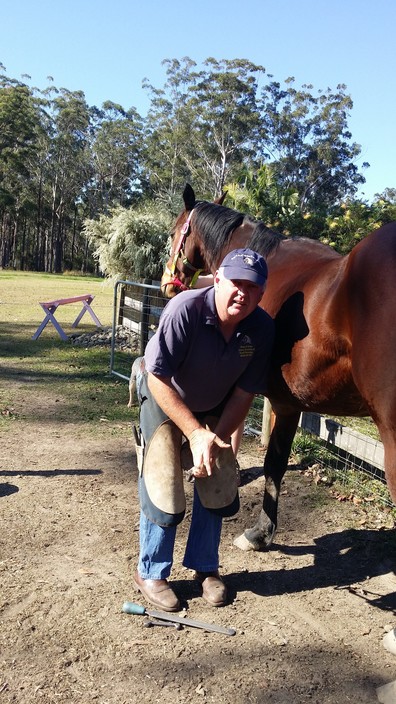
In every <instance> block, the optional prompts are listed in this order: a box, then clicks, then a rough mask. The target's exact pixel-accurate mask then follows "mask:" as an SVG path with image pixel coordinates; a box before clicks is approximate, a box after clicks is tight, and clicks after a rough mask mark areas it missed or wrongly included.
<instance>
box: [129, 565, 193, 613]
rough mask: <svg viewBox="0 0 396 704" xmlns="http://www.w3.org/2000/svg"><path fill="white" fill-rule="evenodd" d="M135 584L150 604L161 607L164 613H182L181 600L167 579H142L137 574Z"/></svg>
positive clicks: (136, 573)
mask: <svg viewBox="0 0 396 704" xmlns="http://www.w3.org/2000/svg"><path fill="white" fill-rule="evenodd" d="M133 583H134V585H135V587H136V589H138V590H139V591H140V592H141V593H142V594H143V596H144V597H145V598H146V599H147V601H149V602H150V604H154V606H159V607H160V609H162V610H163V611H180V609H181V606H180V602H179V599H178V598H177V596H176V594H175V592H174V591H173V589H171V588H170V586H169V584H168V582H167V581H166V579H142V577H141V576H140V574H139V573H138V572H135V574H134V579H133Z"/></svg>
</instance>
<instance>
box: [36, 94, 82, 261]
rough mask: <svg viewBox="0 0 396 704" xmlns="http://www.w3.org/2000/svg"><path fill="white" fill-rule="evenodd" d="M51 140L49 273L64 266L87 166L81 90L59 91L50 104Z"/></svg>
mask: <svg viewBox="0 0 396 704" xmlns="http://www.w3.org/2000/svg"><path fill="white" fill-rule="evenodd" d="M51 117H52V122H53V137H52V140H51V145H50V154H49V178H48V181H47V186H48V187H49V188H50V190H51V204H50V207H51V228H50V240H51V247H50V262H49V267H48V268H49V270H50V271H52V270H53V271H54V272H55V273H59V272H60V271H61V270H62V267H63V256H64V247H65V243H66V238H67V234H68V231H69V230H71V228H72V223H73V218H74V214H75V209H76V204H77V202H78V200H79V199H80V197H81V193H82V190H83V188H84V186H85V184H86V179H87V169H88V164H89V151H88V146H89V139H88V137H89V135H88V129H89V124H90V115H89V108H88V105H87V103H86V100H85V96H84V93H83V92H82V91H69V90H66V89H65V88H61V89H60V91H59V95H57V96H56V97H55V98H54V99H53V101H52V116H51Z"/></svg>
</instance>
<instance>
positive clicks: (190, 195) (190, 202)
mask: <svg viewBox="0 0 396 704" xmlns="http://www.w3.org/2000/svg"><path fill="white" fill-rule="evenodd" d="M183 200H184V205H185V208H186V210H192V209H193V207H194V205H195V193H194V189H193V187H192V186H190V184H189V183H186V187H185V189H184V191H183Z"/></svg>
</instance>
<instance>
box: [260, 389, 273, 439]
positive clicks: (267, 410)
mask: <svg viewBox="0 0 396 704" xmlns="http://www.w3.org/2000/svg"><path fill="white" fill-rule="evenodd" d="M272 417H273V411H272V406H271V404H270V402H269V401H268V399H267V397H264V405H263V420H262V424H261V444H262V445H264V447H268V443H269V439H270V435H271V430H272Z"/></svg>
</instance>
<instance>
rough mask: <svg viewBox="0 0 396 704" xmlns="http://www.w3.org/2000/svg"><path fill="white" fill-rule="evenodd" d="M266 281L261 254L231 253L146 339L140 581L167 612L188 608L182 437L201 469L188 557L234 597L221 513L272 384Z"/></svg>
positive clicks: (207, 589) (226, 511)
mask: <svg viewBox="0 0 396 704" xmlns="http://www.w3.org/2000/svg"><path fill="white" fill-rule="evenodd" d="M266 280H267V265H266V263H265V260H264V259H263V257H262V256H261V255H260V254H258V253H257V252H254V251H252V250H250V249H237V250H234V251H232V252H230V253H229V254H228V255H227V256H226V257H225V258H224V260H223V262H222V264H221V266H220V268H219V269H218V271H216V273H215V276H214V285H213V287H209V288H204V289H198V290H194V291H189V292H185V293H183V295H181V296H176V297H175V298H174V299H172V300H171V301H170V302H169V303H168V304H167V305H166V307H165V309H164V311H163V313H162V316H161V319H160V323H159V327H158V330H157V332H156V334H155V335H154V336H153V337H152V338H151V340H150V341H149V343H148V345H147V347H146V351H145V364H146V376H145V378H144V380H143V383H142V385H141V392H140V393H141V395H140V403H141V408H140V428H141V436H142V438H143V443H144V445H145V448H144V463H143V469H142V471H141V473H140V478H139V496H140V504H141V514H140V554H139V562H138V569H137V571H136V573H135V576H134V584H135V586H136V588H137V589H138V590H139V591H140V592H141V593H142V594H143V595H144V596H145V598H146V599H147V600H148V601H149V602H150V603H151V604H154V605H155V606H158V607H160V608H161V609H163V610H164V611H177V610H179V609H180V602H179V599H178V597H177V596H176V594H175V593H174V591H173V590H172V589H171V587H170V585H169V584H168V581H167V579H168V577H169V575H170V572H171V567H172V562H173V548H174V542H175V537H176V526H177V524H178V523H180V521H181V520H182V519H183V517H184V511H185V496H184V489H183V472H182V469H181V464H180V448H181V444H182V440H183V436H184V437H185V438H187V440H188V442H189V445H190V449H191V454H192V460H193V474H194V477H195V482H194V503H193V512H192V518H191V526H190V531H189V536H188V541H187V546H186V551H185V556H184V560H183V565H184V566H185V567H187V568H189V569H192V570H194V571H195V579H196V580H197V581H198V582H199V583H200V585H201V587H202V595H203V597H204V599H205V600H206V601H207V602H208V603H209V604H211V605H212V606H223V605H224V604H225V603H226V602H227V591H226V587H225V585H224V583H223V581H222V580H221V577H220V576H219V573H218V567H219V544H220V535H221V526H222V517H223V516H224V515H233V513H235V512H236V511H237V510H238V508H239V500H238V490H237V488H236V475H235V459H234V456H233V452H232V449H231V447H230V443H229V439H230V436H231V434H232V433H233V432H234V431H235V430H236V428H238V426H239V425H240V424H241V423H242V421H243V420H244V418H245V417H246V415H247V412H248V410H249V407H250V405H251V402H252V400H253V397H254V395H255V394H263V393H265V392H266V390H267V375H268V366H269V358H270V353H271V349H272V344H273V336H274V324H273V320H272V318H271V317H270V316H269V315H268V314H267V313H266V312H265V311H264V310H262V309H261V308H259V307H258V304H259V302H260V300H261V297H262V295H263V292H264V289H265V285H266ZM230 456H231V460H230ZM230 467H231V473H230V471H229V470H230ZM233 482H235V484H233Z"/></svg>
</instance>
